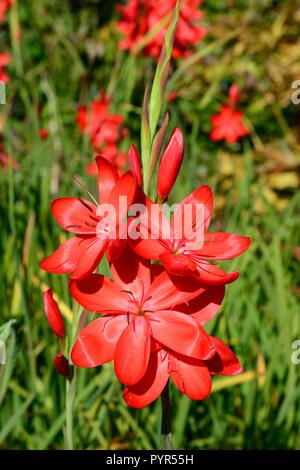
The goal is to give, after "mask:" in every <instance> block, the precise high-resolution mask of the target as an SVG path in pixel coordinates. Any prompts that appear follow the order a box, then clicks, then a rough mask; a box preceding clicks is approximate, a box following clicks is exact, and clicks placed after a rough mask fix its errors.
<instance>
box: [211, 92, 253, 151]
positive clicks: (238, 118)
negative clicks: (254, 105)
mask: <svg viewBox="0 0 300 470" xmlns="http://www.w3.org/2000/svg"><path fill="white" fill-rule="evenodd" d="M238 100H239V91H238V87H237V85H236V84H233V85H232V86H231V88H230V90H229V103H228V104H223V105H222V106H221V111H220V112H219V113H218V114H215V115H214V116H212V118H211V124H212V127H213V130H212V131H211V133H210V137H211V139H212V140H213V141H215V142H217V141H219V140H223V139H224V140H226V142H227V143H228V144H233V143H235V142H237V141H238V140H239V139H240V138H242V137H245V136H246V135H248V134H249V130H248V128H247V126H246V125H245V124H244V122H243V118H244V114H243V112H242V111H240V110H237V109H236V105H237V103H238Z"/></svg>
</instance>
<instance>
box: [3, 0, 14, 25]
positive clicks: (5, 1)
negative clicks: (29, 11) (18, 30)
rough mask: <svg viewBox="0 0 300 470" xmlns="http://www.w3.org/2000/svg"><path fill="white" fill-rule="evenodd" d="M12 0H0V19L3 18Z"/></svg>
mask: <svg viewBox="0 0 300 470" xmlns="http://www.w3.org/2000/svg"><path fill="white" fill-rule="evenodd" d="M12 4H13V0H0V21H2V20H4V18H5V13H6V12H7V11H8V10H9V9H10V7H11V6H12Z"/></svg>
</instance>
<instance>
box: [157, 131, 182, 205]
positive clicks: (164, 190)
mask: <svg viewBox="0 0 300 470" xmlns="http://www.w3.org/2000/svg"><path fill="white" fill-rule="evenodd" d="M183 156H184V139H183V135H182V132H181V130H180V129H179V128H178V127H176V128H175V129H174V131H173V132H172V135H171V137H170V140H169V142H168V144H167V146H166V148H165V151H164V153H163V156H162V158H161V161H160V165H159V170H158V176H157V194H158V197H159V200H160V201H165V200H167V199H168V196H169V193H170V191H171V189H172V188H173V186H174V184H175V181H176V178H177V176H178V173H179V170H180V167H181V164H182V160H183Z"/></svg>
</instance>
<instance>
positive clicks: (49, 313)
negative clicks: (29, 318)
mask: <svg viewBox="0 0 300 470" xmlns="http://www.w3.org/2000/svg"><path fill="white" fill-rule="evenodd" d="M44 308H45V314H46V318H47V320H48V323H49V325H50V326H51V328H52V330H53V331H54V333H55V334H56V335H57V336H59V337H60V338H62V337H63V336H65V334H66V331H65V325H64V322H63V318H62V315H61V313H60V310H59V308H58V305H57V303H56V301H55V300H54V298H53V292H52V290H51V289H48V290H47V292H44Z"/></svg>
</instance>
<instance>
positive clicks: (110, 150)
mask: <svg viewBox="0 0 300 470" xmlns="http://www.w3.org/2000/svg"><path fill="white" fill-rule="evenodd" d="M110 102H111V100H110V99H108V98H107V97H106V96H105V93H104V92H103V91H100V93H99V97H98V98H97V99H95V100H93V101H92V103H91V105H90V106H89V107H87V106H79V108H78V110H77V116H76V122H77V124H78V126H79V128H80V130H81V132H82V133H83V134H87V135H88V136H89V138H90V142H91V144H92V146H93V148H94V150H95V152H96V153H99V152H101V154H104V155H105V156H106V158H107V159H108V160H109V161H111V162H112V163H113V164H114V165H116V167H117V168H118V170H120V171H122V169H123V168H124V166H125V164H126V153H124V152H120V151H119V149H118V144H119V143H120V141H121V140H122V138H123V137H125V135H126V132H127V130H126V128H125V127H124V118H123V117H122V116H120V115H119V114H112V113H110V111H109V106H110ZM87 173H88V174H91V175H97V166H96V164H95V163H92V164H91V165H89V166H88V167H87Z"/></svg>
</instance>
